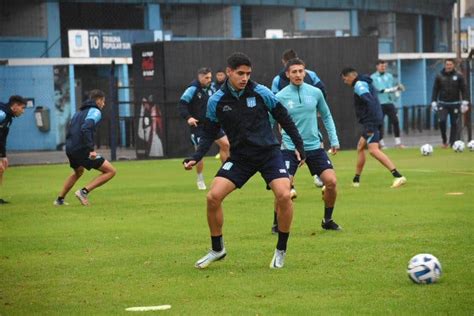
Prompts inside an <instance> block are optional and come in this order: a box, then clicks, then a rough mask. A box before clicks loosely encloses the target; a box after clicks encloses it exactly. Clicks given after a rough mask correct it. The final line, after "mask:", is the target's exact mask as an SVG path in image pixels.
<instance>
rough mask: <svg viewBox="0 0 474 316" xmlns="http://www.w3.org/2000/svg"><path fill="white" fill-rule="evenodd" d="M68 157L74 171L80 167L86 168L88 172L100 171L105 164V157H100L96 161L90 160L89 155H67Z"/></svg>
mask: <svg viewBox="0 0 474 316" xmlns="http://www.w3.org/2000/svg"><path fill="white" fill-rule="evenodd" d="M66 155H67V158H68V159H69V166H71V168H72V169H74V170H76V169H77V168H79V167H84V168H86V169H87V170H91V169H99V168H100V167H102V165H103V164H104V162H105V159H104V157H102V156H99V155H98V156H97V157H96V158H95V159H90V158H89V153H74V154H68V153H66Z"/></svg>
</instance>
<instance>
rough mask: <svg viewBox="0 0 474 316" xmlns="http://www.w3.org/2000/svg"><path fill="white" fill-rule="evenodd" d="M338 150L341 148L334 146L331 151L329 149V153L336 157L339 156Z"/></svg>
mask: <svg viewBox="0 0 474 316" xmlns="http://www.w3.org/2000/svg"><path fill="white" fill-rule="evenodd" d="M338 149H339V147H334V146H332V147H331V149H329V153H330V154H331V155H333V156H334V155H335V154H337V150H338Z"/></svg>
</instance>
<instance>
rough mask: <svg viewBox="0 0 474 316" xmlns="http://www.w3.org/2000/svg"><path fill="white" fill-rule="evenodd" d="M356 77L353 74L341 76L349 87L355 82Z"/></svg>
mask: <svg viewBox="0 0 474 316" xmlns="http://www.w3.org/2000/svg"><path fill="white" fill-rule="evenodd" d="M356 77H357V76H356V74H355V73H353V72H350V73H348V74H347V75H346V76H344V75H342V76H341V78H342V81H344V83H345V84H346V85H348V86H352V83H353V82H354V80H355V78H356Z"/></svg>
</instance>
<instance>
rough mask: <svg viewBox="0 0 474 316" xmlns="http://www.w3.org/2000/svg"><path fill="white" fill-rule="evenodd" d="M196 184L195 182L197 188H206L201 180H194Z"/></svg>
mask: <svg viewBox="0 0 474 316" xmlns="http://www.w3.org/2000/svg"><path fill="white" fill-rule="evenodd" d="M196 184H197V187H198V190H206V189H207V187H206V183H204V181H203V180H198V181H197V182H196Z"/></svg>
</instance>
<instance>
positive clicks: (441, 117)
mask: <svg viewBox="0 0 474 316" xmlns="http://www.w3.org/2000/svg"><path fill="white" fill-rule="evenodd" d="M447 119H448V109H447V108H446V107H445V106H439V107H438V122H439V130H440V131H441V139H442V140H443V147H444V148H448V147H449V146H448V138H447V136H446V128H447V127H446V121H447Z"/></svg>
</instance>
